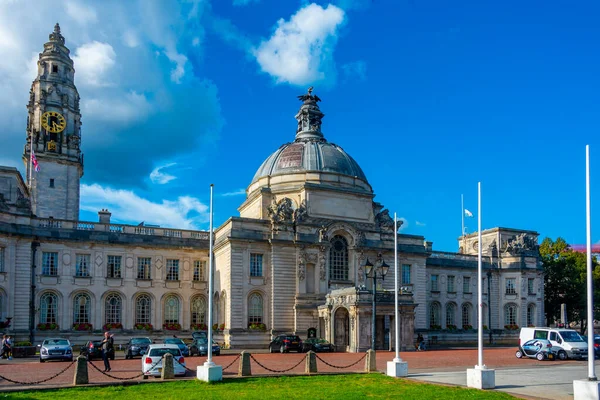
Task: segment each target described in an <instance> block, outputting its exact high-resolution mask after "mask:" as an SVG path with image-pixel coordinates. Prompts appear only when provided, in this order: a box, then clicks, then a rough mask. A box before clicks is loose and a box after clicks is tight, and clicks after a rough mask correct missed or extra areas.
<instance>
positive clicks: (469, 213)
mask: <svg viewBox="0 0 600 400" xmlns="http://www.w3.org/2000/svg"><path fill="white" fill-rule="evenodd" d="M465 216H467V217H472V216H473V213H472V212H471V211H469V210H467V209H466V208H465Z"/></svg>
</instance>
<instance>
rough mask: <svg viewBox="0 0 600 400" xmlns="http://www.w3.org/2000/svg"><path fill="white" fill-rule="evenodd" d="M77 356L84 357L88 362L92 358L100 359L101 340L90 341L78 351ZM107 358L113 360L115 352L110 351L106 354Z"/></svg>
mask: <svg viewBox="0 0 600 400" xmlns="http://www.w3.org/2000/svg"><path fill="white" fill-rule="evenodd" d="M79 355H82V356H86V357H87V359H88V361H91V360H93V359H94V358H98V359H99V358H102V340H90V341H89V342H87V343H86V344H85V345H84V346H82V347H81V349H79ZM108 358H110V359H111V360H114V359H115V350H114V349H112V350H111V351H110V352H109V353H108Z"/></svg>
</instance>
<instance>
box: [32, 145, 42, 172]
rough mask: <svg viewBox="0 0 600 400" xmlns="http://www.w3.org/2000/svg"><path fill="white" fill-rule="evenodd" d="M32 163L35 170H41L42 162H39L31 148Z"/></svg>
mask: <svg viewBox="0 0 600 400" xmlns="http://www.w3.org/2000/svg"><path fill="white" fill-rule="evenodd" d="M31 163H32V164H33V169H34V170H35V172H40V164H38V161H37V158H35V152H34V151H33V149H31Z"/></svg>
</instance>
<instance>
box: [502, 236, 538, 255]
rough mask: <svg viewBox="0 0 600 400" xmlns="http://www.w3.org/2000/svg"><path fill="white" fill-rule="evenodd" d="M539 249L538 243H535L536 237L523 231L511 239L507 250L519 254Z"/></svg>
mask: <svg viewBox="0 0 600 400" xmlns="http://www.w3.org/2000/svg"><path fill="white" fill-rule="evenodd" d="M537 249H538V245H537V244H536V243H535V240H534V238H533V237H531V236H530V235H527V234H526V233H525V232H523V233H520V234H518V235H515V236H514V237H513V238H512V239H509V241H508V247H507V249H506V251H507V252H508V253H510V254H512V255H519V254H523V253H525V252H528V251H536V250H537Z"/></svg>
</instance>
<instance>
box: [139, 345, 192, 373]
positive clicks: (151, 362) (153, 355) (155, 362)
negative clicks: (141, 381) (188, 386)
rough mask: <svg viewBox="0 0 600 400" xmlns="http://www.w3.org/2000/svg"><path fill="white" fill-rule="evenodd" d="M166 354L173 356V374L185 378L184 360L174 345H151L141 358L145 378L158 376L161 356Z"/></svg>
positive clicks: (161, 365) (160, 370) (160, 371)
mask: <svg viewBox="0 0 600 400" xmlns="http://www.w3.org/2000/svg"><path fill="white" fill-rule="evenodd" d="M167 353H170V354H172V355H173V372H174V373H175V375H178V376H185V371H186V370H185V359H184V358H183V356H182V355H181V350H180V349H179V347H178V346H177V345H176V344H165V343H162V344H151V345H150V346H148V351H146V354H144V355H143V356H142V372H143V373H144V378H145V377H146V376H160V375H161V373H162V369H163V364H162V363H163V356H164V355H165V354H167Z"/></svg>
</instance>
